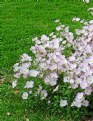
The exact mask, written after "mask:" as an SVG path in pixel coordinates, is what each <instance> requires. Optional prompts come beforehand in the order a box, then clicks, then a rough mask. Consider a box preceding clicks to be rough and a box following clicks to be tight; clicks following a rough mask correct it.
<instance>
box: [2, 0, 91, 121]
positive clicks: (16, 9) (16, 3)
mask: <svg viewBox="0 0 93 121" xmlns="http://www.w3.org/2000/svg"><path fill="white" fill-rule="evenodd" d="M89 7H93V0H91V2H90V3H89V4H86V3H83V2H82V0H38V1H36V0H6V1H5V0H2V2H1V26H2V27H1V32H2V34H1V36H2V41H1V47H0V48H1V62H0V69H1V70H0V73H1V77H0V86H1V100H0V104H1V106H0V107H1V109H0V115H1V117H0V121H26V119H27V118H26V117H28V118H29V120H30V121H61V119H60V118H58V116H55V115H54V116H53V114H51V115H48V114H42V112H40V110H38V111H36V112H34V111H33V110H31V108H30V107H31V100H30V99H29V100H26V101H23V100H22V98H21V94H20V92H19V90H17V89H16V90H13V89H12V86H11V81H12V75H13V71H12V66H13V64H15V63H16V62H17V61H18V59H19V56H20V55H21V54H22V53H25V52H27V53H28V54H30V55H31V54H32V53H31V52H30V50H29V48H30V47H31V45H33V43H32V41H31V39H32V38H33V37H35V36H41V35H42V34H49V33H50V32H52V31H55V27H56V24H55V22H54V21H55V20H56V19H60V20H61V22H62V23H63V24H65V25H67V26H70V28H71V31H74V29H75V28H80V27H81V25H80V24H79V23H73V22H72V18H73V17H75V16H76V17H80V18H81V19H85V20H90V19H93V17H92V16H91V15H90V13H89V12H87V9H88V8H89ZM3 80H4V81H3ZM36 108H37V107H36ZM9 113H10V114H9Z"/></svg>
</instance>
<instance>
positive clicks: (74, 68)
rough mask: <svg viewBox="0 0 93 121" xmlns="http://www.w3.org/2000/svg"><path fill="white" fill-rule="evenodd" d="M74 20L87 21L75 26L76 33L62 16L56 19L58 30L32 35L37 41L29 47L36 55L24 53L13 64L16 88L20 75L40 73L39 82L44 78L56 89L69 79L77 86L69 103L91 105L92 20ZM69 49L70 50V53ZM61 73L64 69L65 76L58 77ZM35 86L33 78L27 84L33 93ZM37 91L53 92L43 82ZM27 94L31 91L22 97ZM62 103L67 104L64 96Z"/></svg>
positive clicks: (92, 76) (61, 104)
mask: <svg viewBox="0 0 93 121" xmlns="http://www.w3.org/2000/svg"><path fill="white" fill-rule="evenodd" d="M72 21H73V22H80V23H83V24H84V26H83V27H82V29H76V30H75V36H74V34H73V33H72V32H70V30H69V27H66V26H65V25H62V24H61V22H60V20H56V21H55V22H56V23H58V26H57V27H56V32H52V33H50V34H49V36H47V35H45V34H44V35H42V36H41V37H40V38H38V37H35V38H33V39H32V41H33V42H34V43H35V45H34V46H32V47H31V48H30V50H31V51H32V52H33V53H34V55H35V57H34V58H32V57H31V56H29V55H28V54H26V53H25V54H23V55H22V56H21V58H20V62H19V63H16V64H15V65H14V66H13V68H14V73H15V74H14V77H15V78H16V79H15V81H13V83H12V86H13V88H14V87H16V85H17V80H18V79H19V78H20V76H23V78H24V79H25V78H28V77H29V78H32V77H34V78H35V77H36V78H37V77H38V78H39V79H40V80H39V81H41V80H43V81H41V82H39V83H42V82H43V83H44V84H45V85H47V86H49V88H51V89H52V90H51V91H53V92H56V91H60V90H59V86H60V84H65V83H69V85H70V86H69V87H68V88H71V89H73V90H74V91H75V89H77V90H78V92H75V94H76V95H74V99H73V102H70V105H71V106H76V107H78V108H80V107H81V106H85V107H87V106H88V105H89V102H88V100H86V95H91V93H92V92H93V20H90V21H89V22H86V21H85V20H81V19H80V18H77V17H74V18H73V19H72ZM68 50H69V53H70V54H68V53H67V52H68ZM67 54H68V55H67ZM33 68H34V69H33ZM62 73H65V74H64V78H63V79H62V80H59V78H60V75H61V74H62ZM59 81H60V82H63V83H59ZM34 87H35V83H34V81H32V79H31V80H30V81H29V80H28V81H27V82H26V84H25V86H24V88H26V89H28V90H29V89H30V94H32V93H33V91H32V88H34ZM34 95H35V96H38V95H40V99H41V100H44V99H46V98H49V96H50V95H49V94H48V90H46V89H45V88H44V85H43V86H41V85H39V87H37V90H36V93H35V94H34ZM28 96H29V93H28V92H24V93H23V95H22V98H23V99H27V98H28ZM51 96H52V95H51ZM48 102H49V101H48ZM50 102H51V101H50ZM59 103H60V104H59V105H60V107H64V106H66V105H68V101H67V100H65V99H61V100H59Z"/></svg>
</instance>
